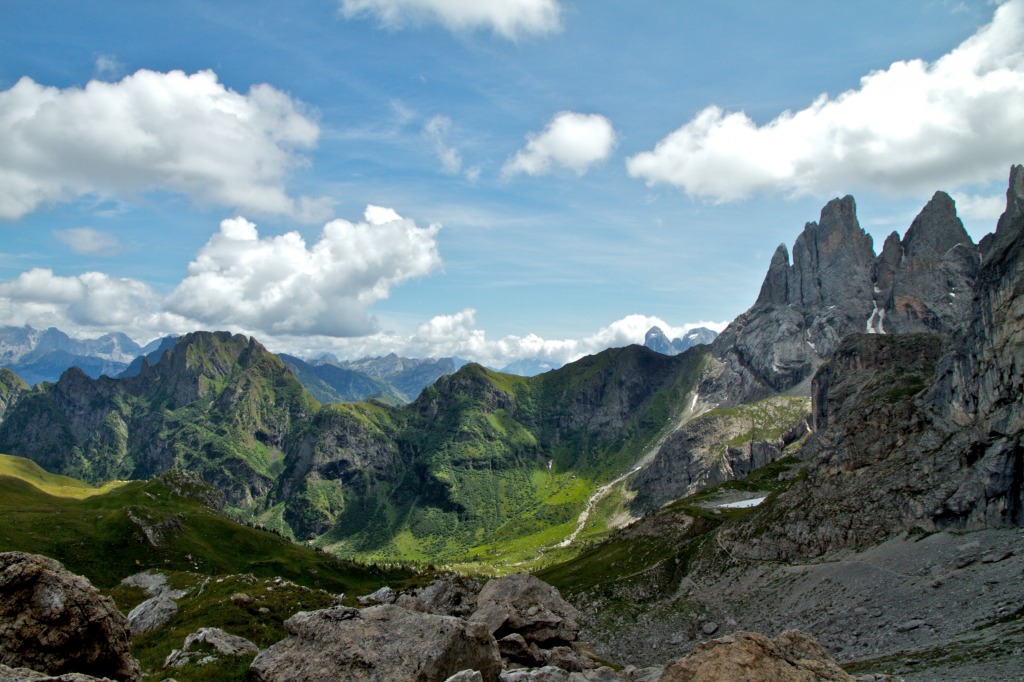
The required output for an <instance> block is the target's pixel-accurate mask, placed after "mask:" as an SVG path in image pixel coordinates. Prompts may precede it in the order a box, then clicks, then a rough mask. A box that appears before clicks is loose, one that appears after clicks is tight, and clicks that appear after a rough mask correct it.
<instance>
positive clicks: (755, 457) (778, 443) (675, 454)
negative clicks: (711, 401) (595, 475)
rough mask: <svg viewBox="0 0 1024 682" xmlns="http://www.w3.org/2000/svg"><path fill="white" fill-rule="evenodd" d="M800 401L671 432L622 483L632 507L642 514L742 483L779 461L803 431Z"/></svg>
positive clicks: (764, 405)
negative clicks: (721, 486)
mask: <svg viewBox="0 0 1024 682" xmlns="http://www.w3.org/2000/svg"><path fill="white" fill-rule="evenodd" d="M809 417H810V412H809V405H808V403H807V400H806V399H804V398H789V397H783V396H776V397H774V398H767V399H765V400H763V401H759V402H757V403H754V404H751V405H746V406H743V407H740V408H732V409H729V410H713V411H711V412H708V413H706V414H702V415H700V416H698V417H696V418H694V419H692V420H690V421H688V422H687V423H686V424H685V425H684V426H682V427H681V428H679V429H678V430H677V431H675V432H674V433H673V434H672V435H671V436H669V437H668V438H667V439H666V440H665V442H664V443H663V444H662V446H661V447H660V448H659V449H658V452H657V454H656V455H655V457H654V459H652V460H651V462H650V463H649V464H648V465H647V466H645V467H644V468H643V469H641V470H640V471H639V472H638V473H637V475H636V477H635V478H634V479H633V480H632V481H631V482H629V483H628V486H629V488H630V489H632V490H635V491H636V497H635V498H634V501H633V504H632V507H633V509H634V510H636V511H637V512H641V513H642V512H645V511H647V510H650V509H655V508H657V507H660V506H661V505H662V504H664V503H666V502H669V501H671V500H676V499H679V498H681V497H686V496H687V495H691V494H693V493H695V492H697V491H699V490H702V489H703V488H707V487H708V486H712V485H717V484H719V483H722V482H724V481H730V480H737V479H742V478H745V477H746V476H747V475H748V474H750V473H751V472H752V471H754V470H756V469H759V468H761V467H763V466H765V465H766V464H770V463H771V462H774V461H775V460H777V459H779V458H780V457H782V454H783V451H784V450H785V448H786V447H787V446H789V445H790V444H792V443H793V442H795V441H797V440H798V439H799V438H801V437H802V436H803V435H804V434H805V433H807V430H808V422H809Z"/></svg>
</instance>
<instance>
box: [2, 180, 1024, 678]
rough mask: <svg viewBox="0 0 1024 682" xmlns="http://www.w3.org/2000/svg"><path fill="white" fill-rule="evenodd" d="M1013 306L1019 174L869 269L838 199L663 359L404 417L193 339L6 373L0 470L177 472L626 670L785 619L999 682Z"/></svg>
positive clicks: (449, 392)
mask: <svg viewBox="0 0 1024 682" xmlns="http://www.w3.org/2000/svg"><path fill="white" fill-rule="evenodd" d="M1022 302H1024V167H1022V166H1014V167H1013V168H1012V169H1011V172H1010V181H1009V188H1008V190H1007V204H1006V210H1005V212H1004V213H1003V215H1002V217H1001V218H1000V220H999V222H998V224H997V227H996V230H995V232H994V233H993V234H992V235H989V236H987V237H986V238H985V239H983V240H982V241H981V243H979V244H974V243H973V242H972V240H971V239H970V237H969V236H968V235H967V233H966V231H965V230H964V229H963V226H962V224H961V223H960V221H959V218H958V217H957V215H956V210H955V205H954V203H953V201H952V199H950V198H949V197H948V195H946V194H944V193H942V192H938V193H936V194H935V195H934V196H933V197H932V199H931V201H929V202H928V204H927V205H926V206H925V207H924V208H923V209H922V211H921V212H920V214H919V215H918V216H917V217H916V218H915V220H914V221H913V223H912V224H911V226H910V228H909V229H908V230H907V231H906V233H905V234H904V235H903V236H902V237H900V236H899V235H898V234H896V233H893V234H892V235H890V237H889V238H887V239H886V240H885V243H884V244H883V247H882V249H881V252H880V253H879V254H877V255H876V254H875V252H874V248H873V244H872V242H871V239H870V237H869V236H868V235H867V234H866V233H865V232H864V231H863V230H862V229H861V228H860V225H859V222H858V218H857V214H856V204H855V202H854V200H853V198H852V197H845V198H842V199H836V200H834V201H831V202H829V203H828V204H827V205H826V206H825V207H824V208H823V209H822V211H821V215H820V218H819V220H818V221H817V222H813V223H808V224H807V225H805V227H804V229H803V231H802V232H801V233H800V235H799V236H798V237H797V239H796V241H795V243H794V244H793V247H792V250H791V251H790V250H789V249H787V248H786V246H785V245H782V246H780V247H779V249H778V250H777V251H776V252H775V255H774V256H773V258H772V261H771V265H770V267H769V270H768V272H767V274H766V277H765V279H764V283H763V285H762V287H761V289H760V292H759V295H758V297H757V299H756V301H755V302H754V305H753V306H752V307H751V308H750V309H749V310H748V311H746V312H745V313H743V314H742V315H740V316H739V317H738V318H737V319H736V320H734V321H733V322H732V323H731V324H730V325H729V326H728V327H727V328H726V329H725V330H724V331H723V332H722V333H721V334H720V335H718V336H717V338H715V339H713V340H712V341H711V343H710V344H698V345H695V346H693V347H692V348H690V349H688V350H686V351H684V352H681V353H679V354H677V355H667V354H663V353H659V352H655V351H653V350H651V349H650V348H646V347H643V346H630V347H626V348H618V349H609V350H607V351H604V352H602V353H599V354H596V355H593V356H588V357H585V358H582V359H580V360H578V361H576V362H573V363H570V364H568V365H566V366H564V367H562V368H559V369H556V370H552V371H549V372H546V373H543V374H539V375H536V376H532V377H525V376H516V375H511V374H505V373H500V372H495V371H493V370H489V369H486V368H484V367H482V366H480V365H478V364H475V363H469V364H466V365H464V366H462V367H460V368H458V369H457V370H455V371H453V372H452V373H446V374H444V375H443V376H440V377H439V378H437V379H436V380H435V381H434V383H433V384H432V385H430V386H428V387H427V388H425V389H424V390H423V391H422V392H421V393H420V394H419V395H418V397H416V398H415V399H414V400H412V401H411V402H409V403H408V404H404V405H397V406H396V405H394V404H389V403H388V402H384V401H380V400H367V401H364V402H346V403H331V404H321V402H319V401H318V400H317V399H316V398H314V397H313V396H312V395H310V393H309V392H308V391H307V390H306V389H305V388H304V387H303V385H302V384H301V383H300V382H299V381H298V380H297V379H296V373H295V371H294V370H291V369H289V366H288V365H286V363H285V362H284V361H283V360H282V359H281V358H279V357H277V356H275V355H273V354H271V353H269V352H268V351H266V349H265V348H263V347H262V346H261V345H260V344H259V342H258V341H256V340H255V339H251V338H246V337H243V336H239V335H232V334H230V333H228V332H195V333H192V334H188V335H185V336H182V337H180V338H178V339H176V340H175V341H174V345H173V348H170V349H168V350H167V351H166V352H164V353H163V354H162V355H161V356H160V357H159V359H157V360H156V361H151V360H150V359H149V358H143V359H142V360H141V361H140V362H139V367H138V372H137V373H136V374H134V375H133V376H125V377H123V378H117V379H115V378H110V377H102V376H101V377H99V378H91V377H89V376H87V375H86V374H85V373H84V372H82V371H81V370H76V369H70V370H68V371H66V372H65V373H64V374H63V375H62V376H61V378H60V379H59V380H58V381H57V382H55V383H52V384H41V385H38V386H36V387H35V388H32V389H30V388H29V386H28V385H27V383H26V382H24V381H22V380H21V379H19V377H18V376H17V375H16V374H15V373H14V372H11V371H10V370H0V420H2V421H0V451H4V452H7V453H10V454H14V455H19V456H22V457H27V458H29V459H31V460H33V461H35V462H38V463H39V464H40V465H41V466H43V467H44V468H46V469H48V470H49V471H52V472H57V473H63V474H68V475H73V476H75V477H76V478H81V479H84V480H87V481H90V482H102V481H108V480H111V479H117V478H133V479H147V478H150V477H153V476H156V475H161V474H164V473H165V472H168V471H171V470H176V469H186V470H189V471H192V472H194V473H195V474H198V476H200V477H201V478H202V479H204V480H205V481H206V482H207V483H208V484H210V485H212V486H213V487H214V488H216V489H217V490H219V491H220V492H221V493H222V494H223V495H224V496H225V500H226V503H227V505H228V507H229V512H230V513H231V514H232V515H234V516H235V517H236V518H238V519H241V520H245V521H247V522H248V523H251V524H254V525H259V526H263V527H266V528H269V529H272V530H274V531H276V532H278V533H280V534H282V535H285V536H288V537H291V538H294V539H297V540H303V541H307V542H309V543H311V544H313V545H315V546H317V547H320V548H322V549H324V550H326V551H329V552H331V553H333V554H335V555H339V556H344V557H357V558H361V559H363V560H377V561H380V560H388V561H394V560H401V561H407V562H424V563H425V562H457V563H458V565H459V566H460V567H461V568H462V569H463V570H481V569H487V570H493V568H494V567H495V566H500V567H505V568H509V567H516V568H517V569H520V570H522V569H523V568H527V569H534V570H537V571H538V573H539V575H541V576H542V577H543V578H544V579H545V580H547V581H548V582H550V583H552V584H554V585H556V586H558V587H559V588H560V589H561V590H562V593H563V594H565V595H566V596H567V597H568V598H569V599H570V600H571V601H572V602H573V603H574V604H576V607H577V608H578V609H579V611H580V613H581V616H580V618H581V625H582V626H583V632H584V633H586V636H587V641H590V642H592V643H593V644H594V645H595V646H597V647H598V649H599V651H601V652H602V655H605V656H607V657H609V658H610V659H613V660H616V661H620V662H622V663H630V664H634V665H650V664H652V662H654V661H656V660H664V656H665V655H667V654H669V653H673V652H680V651H685V650H686V649H687V648H689V647H690V646H692V645H693V644H694V643H695V642H698V641H701V640H703V639H706V638H707V637H708V636H710V635H712V634H715V633H719V634H721V632H722V631H727V630H735V629H737V628H739V627H741V626H742V627H747V628H757V629H761V630H764V631H780V632H781V631H782V630H783V629H787V628H790V627H798V628H800V629H803V630H809V631H812V632H815V633H816V635H817V636H818V637H819V638H820V639H821V640H822V641H823V643H824V644H825V646H826V648H827V649H828V650H829V651H830V652H832V653H834V654H836V655H839V656H840V657H841V659H842V660H843V661H845V663H846V664H848V665H850V666H852V667H857V666H861V667H860V668H859V669H863V670H869V671H870V670H878V669H891V668H892V667H893V666H895V667H898V668H901V669H905V672H907V673H908V674H910V673H916V672H917V671H919V670H920V671H923V674H924V676H923V677H921V678H920V679H960V678H964V677H970V676H975V677H978V676H979V675H980V676H981V677H985V678H988V679H1011V678H1012V677H1005V675H1006V674H1010V675H1012V674H1013V672H1012V671H1013V670H1016V671H1017V672H1018V673H1019V666H1018V665H1017V664H1016V663H1015V661H1016V660H1019V659H1015V658H1014V653H1013V652H1014V651H1016V650H1017V649H1019V648H1020V647H1021V646H1024V627H1022V612H1021V610H1020V606H1019V605H1020V600H1021V599H1024V593H1022V591H1021V589H1019V588H1018V587H1017V584H1018V583H1019V580H1018V578H1019V575H1020V571H1021V570H1024V552H1022V548H1021V546H1020V542H1021V540H1020V537H1021V536H1020V534H1019V532H1018V531H1019V529H1020V528H1021V526H1024V444H1022V439H1024V409H1022V400H1021V396H1022V395H1024V374H1022V368H1024V306H1022ZM652 332H654V330H652ZM661 336H662V337H663V336H664V335H663V334H662V335H661ZM648 337H649V338H652V337H653V338H655V339H658V338H659V337H658V334H656V333H654V334H651V333H649V334H648ZM389 362H390V363H391V364H392V365H393V366H397V365H401V366H402V367H403V368H404V367H405V365H404V363H403V362H402V361H401V359H400V358H392V359H391V360H390V361H389ZM339 369H345V368H339ZM403 371H404V370H403ZM997 587H998V589H996V588H997ZM637 642H644V643H645V646H644V647H638V646H637ZM908 651H912V652H915V653H914V654H913V655H908V654H907V653H906V652H908ZM936 661H938V662H939V664H940V667H939V671H940V673H941V672H942V671H944V670H947V669H948V670H949V671H951V672H950V674H949V676H943V674H939V675H938V676H936V675H935V671H936V668H935V667H934V666H933V665H932V664H933V663H934V662H936ZM965 661H966V662H967V664H969V665H973V666H975V667H973V668H971V667H968V668H966V669H965V668H963V666H964V665H965ZM985 666H994V667H990V668H986V667H985ZM964 670H967V671H968V672H964ZM986 671H987V672H986ZM928 675H931V676H930V677H929V676H928ZM620 679H622V678H620Z"/></svg>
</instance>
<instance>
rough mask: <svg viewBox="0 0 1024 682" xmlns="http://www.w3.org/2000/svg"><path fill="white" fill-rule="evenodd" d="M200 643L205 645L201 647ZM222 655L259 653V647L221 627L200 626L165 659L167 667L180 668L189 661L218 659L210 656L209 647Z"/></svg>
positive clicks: (202, 662)
mask: <svg viewBox="0 0 1024 682" xmlns="http://www.w3.org/2000/svg"><path fill="white" fill-rule="evenodd" d="M200 645H205V646H204V647H201V648H200ZM210 648H212V649H213V651H214V652H216V653H217V654H219V655H221V656H242V655H245V654H257V653H259V647H257V646H256V645H255V644H253V643H252V642H250V641H249V640H247V639H245V638H244V637H239V636H238V635H232V634H230V633H228V632H225V631H224V630H221V629H220V628H200V629H199V630H196V631H195V632H193V633H192V634H190V635H188V636H187V637H185V643H184V644H183V645H182V647H181V649H175V650H174V651H172V652H171V653H170V654H169V655H168V656H167V658H166V659H165V660H164V667H165V668H180V667H182V666H184V665H186V664H187V663H195V662H197V661H199V662H200V664H201V665H202V664H204V663H206V662H210V661H208V660H207V659H211V660H216V657H215V656H210V653H209V649H210Z"/></svg>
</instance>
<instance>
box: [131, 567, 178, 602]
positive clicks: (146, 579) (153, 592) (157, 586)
mask: <svg viewBox="0 0 1024 682" xmlns="http://www.w3.org/2000/svg"><path fill="white" fill-rule="evenodd" d="M121 584H122V585H124V586H125V587H139V588H141V589H143V590H145V591H146V594H148V595H149V596H150V597H156V596H157V595H161V594H163V593H164V592H167V591H168V590H170V587H169V586H168V585H167V576H166V575H164V574H163V573H160V572H159V571H143V572H142V573H136V574H135V575H130V576H128V577H127V578H125V579H124V580H122V581H121Z"/></svg>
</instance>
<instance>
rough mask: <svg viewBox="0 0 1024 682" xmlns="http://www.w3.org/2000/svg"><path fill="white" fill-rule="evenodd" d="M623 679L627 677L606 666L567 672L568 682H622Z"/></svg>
mask: <svg viewBox="0 0 1024 682" xmlns="http://www.w3.org/2000/svg"><path fill="white" fill-rule="evenodd" d="M625 679H628V678H625V677H623V676H622V675H620V674H619V673H617V672H616V671H615V670H613V669H612V668H609V667H607V666H601V667H600V668H594V669H593V670H581V671H578V672H572V673H569V682H622V680H625Z"/></svg>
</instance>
